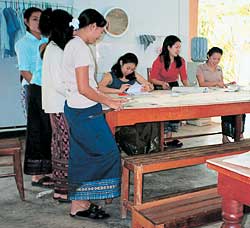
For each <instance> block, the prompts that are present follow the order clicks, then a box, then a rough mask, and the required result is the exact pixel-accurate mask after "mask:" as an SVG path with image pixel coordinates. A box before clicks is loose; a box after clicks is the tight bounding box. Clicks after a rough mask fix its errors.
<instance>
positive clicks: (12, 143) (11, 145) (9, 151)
mask: <svg viewBox="0 0 250 228" xmlns="http://www.w3.org/2000/svg"><path fill="white" fill-rule="evenodd" d="M0 157H12V159H13V162H4V163H3V162H1V163H0V167H4V166H12V167H13V172H12V173H4V174H0V178H5V177H15V181H16V185H17V189H18V191H19V195H20V197H21V199H22V200H24V185H23V171H22V160H21V143H20V141H19V139H18V138H10V139H1V140H0Z"/></svg>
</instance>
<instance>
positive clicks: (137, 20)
mask: <svg viewBox="0 0 250 228" xmlns="http://www.w3.org/2000/svg"><path fill="white" fill-rule="evenodd" d="M31 2H32V1H31ZM188 2H189V1H188V0H157V1H144V0H127V1H121V0H119V1H118V0H84V1H79V0H52V1H50V3H52V4H53V3H58V4H59V5H65V6H73V7H74V9H75V10H74V15H75V16H78V15H79V13H80V12H81V11H82V10H83V9H86V8H95V9H97V10H98V11H99V12H101V13H102V14H104V13H105V12H106V11H107V10H108V9H109V8H111V7H114V6H117V7H121V8H123V9H125V10H126V11H127V13H128V15H129V17H130V27H129V30H128V32H127V33H126V34H125V35H124V36H123V37H121V38H113V37H109V36H105V38H104V40H103V41H102V42H101V43H100V44H99V45H97V50H98V51H99V52H100V53H99V55H98V56H97V57H98V60H99V62H100V63H102V65H101V68H100V69H101V70H99V77H101V76H102V73H103V71H109V70H110V67H111V66H112V64H114V62H115V61H116V60H117V58H118V57H119V56H120V55H122V54H124V53H125V52H128V51H130V52H135V53H136V54H137V55H138V57H139V65H138V72H140V73H141V74H143V75H144V76H146V68H147V67H150V66H151V64H152V62H153V60H154V59H155V57H156V56H157V55H158V54H157V51H156V49H157V48H158V47H159V46H161V45H162V42H161V40H163V39H164V38H165V36H167V35H170V34H175V35H177V36H179V37H180V38H181V40H182V56H183V57H184V58H187V56H188V55H187V53H188V12H189V10H188ZM141 34H152V35H157V36H159V39H158V40H159V41H158V43H154V44H153V45H150V46H149V47H148V49H147V50H146V52H144V49H143V46H142V45H140V44H139V39H138V36H139V35H141ZM0 80H1V83H0V107H1V111H0V128H1V127H9V126H10V127H11V126H21V125H25V124H26V121H25V118H24V116H23V111H22V108H21V104H20V82H19V73H18V71H17V68H16V58H12V59H8V60H7V59H5V60H3V59H0Z"/></svg>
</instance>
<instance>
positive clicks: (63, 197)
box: [53, 193, 68, 200]
mask: <svg viewBox="0 0 250 228" xmlns="http://www.w3.org/2000/svg"><path fill="white" fill-rule="evenodd" d="M53 198H54V199H65V200H66V199H68V196H67V195H65V194H59V193H54V195H53Z"/></svg>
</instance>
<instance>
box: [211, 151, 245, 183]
mask: <svg viewBox="0 0 250 228" xmlns="http://www.w3.org/2000/svg"><path fill="white" fill-rule="evenodd" d="M237 156H240V155H231V156H225V157H220V158H214V159H209V160H207V164H208V167H209V168H211V169H214V170H216V171H218V172H224V174H226V173H227V171H230V172H233V173H235V174H238V175H241V176H244V177H247V179H249V182H250V168H246V167H243V166H239V165H234V164H231V163H228V162H225V160H226V159H229V158H235V157H237ZM228 174H229V173H228Z"/></svg>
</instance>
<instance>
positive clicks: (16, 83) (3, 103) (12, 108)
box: [0, 0, 73, 132]
mask: <svg viewBox="0 0 250 228" xmlns="http://www.w3.org/2000/svg"><path fill="white" fill-rule="evenodd" d="M25 2H31V3H32V1H25ZM35 2H38V1H35ZM50 3H52V4H53V3H58V4H59V6H62V5H63V6H72V5H73V0H54V1H50ZM4 7H5V4H4V2H2V3H0V8H4ZM0 29H1V28H0ZM19 77H20V76H19V72H18V69H17V60H16V57H11V58H6V59H2V57H1V53H0V81H1V83H0V132H1V131H5V129H2V128H7V127H20V126H24V125H26V119H25V118H24V113H23V109H22V107H21V102H20V91H21V84H20V78H19Z"/></svg>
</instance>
